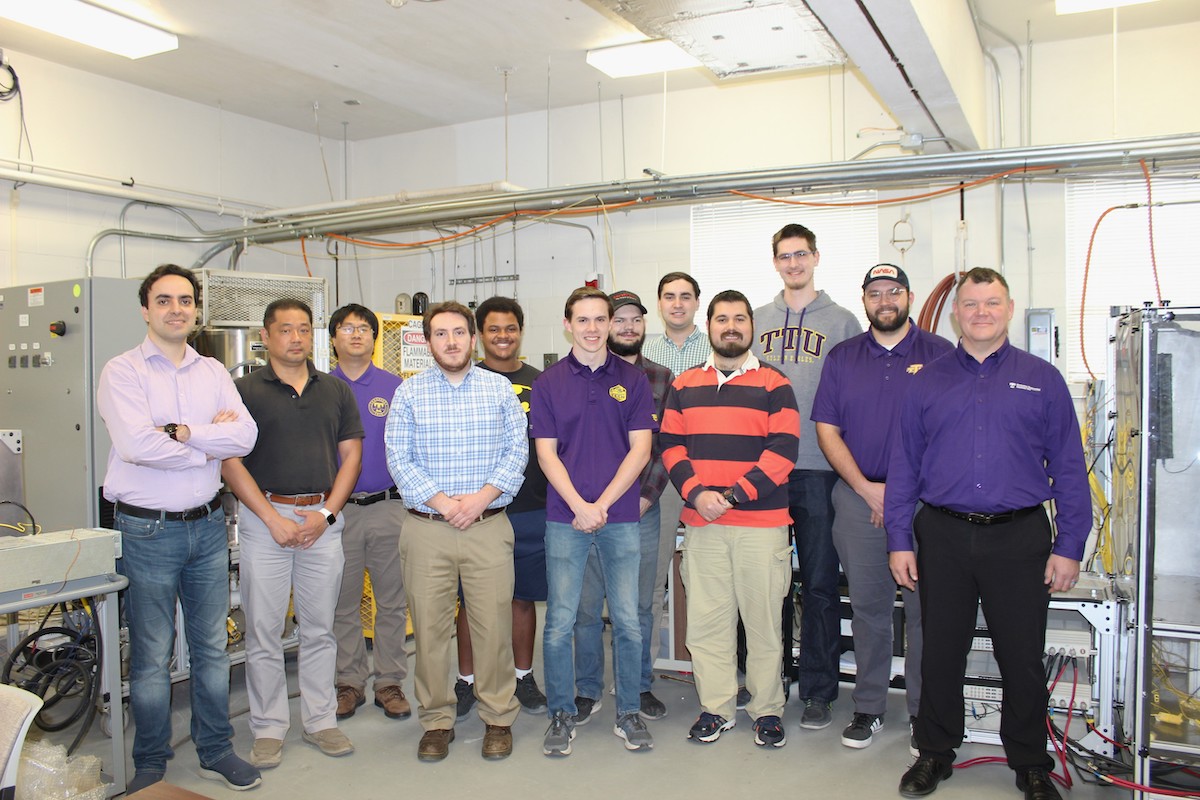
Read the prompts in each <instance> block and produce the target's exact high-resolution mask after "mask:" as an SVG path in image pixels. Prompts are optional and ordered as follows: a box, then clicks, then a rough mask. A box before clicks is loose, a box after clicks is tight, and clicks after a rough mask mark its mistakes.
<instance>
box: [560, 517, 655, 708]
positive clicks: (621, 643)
mask: <svg viewBox="0 0 1200 800" xmlns="http://www.w3.org/2000/svg"><path fill="white" fill-rule="evenodd" d="M640 539H641V536H640V534H639V525H638V523H636V522H616V523H610V524H608V525H605V526H604V527H603V528H600V529H599V530H598V531H596V532H595V533H583V532H582V531H577V530H575V529H574V528H572V527H571V526H570V525H569V524H567V523H565V522H547V523H546V577H547V579H548V582H549V590H550V591H549V597H548V598H547V601H546V623H545V629H544V631H543V637H542V660H543V662H544V669H545V671H546V698H547V709H546V710H547V712H548V714H549V715H550V716H551V717H553V716H554V714H555V713H556V712H558V711H565V712H566V713H567V714H570V715H571V716H574V715H575V713H576V712H577V711H578V709H577V708H576V707H575V661H574V656H573V654H572V648H571V644H572V640H573V639H574V635H575V618H576V615H577V613H578V611H579V601H580V597H581V594H582V591H583V576H584V571H585V569H586V568H587V561H588V555H589V554H590V553H591V552H592V551H593V550H595V552H596V555H597V557H598V558H599V560H600V569H601V572H602V573H603V575H604V594H605V595H606V596H607V597H608V614H609V618H610V619H611V620H612V625H613V634H612V640H613V666H614V669H615V672H616V681H617V716H620V715H622V714H633V713H637V711H638V710H639V709H640V708H641V703H640V699H639V697H638V689H639V673H640V671H641V657H640V656H641V652H642V632H641V630H640V628H639V626H638V614H637V606H638V562H639V560H640V559H641V543H640Z"/></svg>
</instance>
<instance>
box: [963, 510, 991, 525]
mask: <svg viewBox="0 0 1200 800" xmlns="http://www.w3.org/2000/svg"><path fill="white" fill-rule="evenodd" d="M967 522H970V523H971V524H972V525H991V524H992V515H991V514H980V513H979V512H977V511H972V512H971V513H970V514H967Z"/></svg>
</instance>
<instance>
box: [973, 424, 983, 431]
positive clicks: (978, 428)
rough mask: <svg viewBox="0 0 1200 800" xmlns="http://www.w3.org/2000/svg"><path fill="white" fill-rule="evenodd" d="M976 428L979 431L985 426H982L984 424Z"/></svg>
mask: <svg viewBox="0 0 1200 800" xmlns="http://www.w3.org/2000/svg"><path fill="white" fill-rule="evenodd" d="M975 430H977V431H981V430H983V426H982V425H980V426H979V427H977V428H975Z"/></svg>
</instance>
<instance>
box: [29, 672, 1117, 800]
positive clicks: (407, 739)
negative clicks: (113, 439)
mask: <svg viewBox="0 0 1200 800" xmlns="http://www.w3.org/2000/svg"><path fill="white" fill-rule="evenodd" d="M535 668H536V674H537V676H538V679H539V682H540V681H541V678H542V673H541V664H540V660H539V662H538V663H537V664H535ZM289 673H290V674H289V685H290V686H291V687H292V691H293V693H294V692H295V691H296V689H295V687H296V680H295V662H294V660H292V661H290V662H289ZM656 675H657V676H659V677H657V678H656V681H655V693H656V694H657V695H658V697H659V698H660V699H661V700H662V701H663V702H664V703H665V704H666V706H667V708H668V710H669V715H668V716H667V717H666V718H665V719H663V720H660V721H658V722H651V723H649V727H650V730H651V732H652V733H653V734H654V737H655V743H654V749H653V751H651V752H636V753H631V752H628V751H626V750H625V749H624V747H623V744H622V742H621V740H620V739H618V738H617V737H616V736H614V735H613V733H612V717H613V699H612V697H611V695H606V696H605V698H604V707H603V709H602V710H601V711H600V712H598V716H597V717H594V718H593V720H592V721H591V722H590V723H589V724H588V725H586V726H583V727H581V728H579V729H578V736H577V738H576V739H575V743H574V752H573V753H572V755H571V756H569V757H567V758H563V759H550V758H547V757H545V756H544V755H543V754H542V748H541V744H542V736H543V734H544V732H545V729H546V725H547V721H546V719H545V718H544V716H542V715H540V714H539V715H532V714H527V713H522V714H521V715H520V717H519V718H518V720H517V722H516V724H515V725H514V727H513V735H514V752H513V755H512V756H511V757H510V758H508V759H506V760H504V761H500V762H488V761H484V760H483V759H482V758H481V757H480V745H481V740H482V737H483V723H482V722H481V721H480V720H479V719H478V717H476V716H474V714H472V716H471V717H470V718H468V719H467V720H466V721H464V722H461V723H459V725H458V727H457V737H458V738H457V739H456V741H455V742H454V743H453V744H452V745H451V749H450V756H449V757H448V758H447V759H446V760H445V761H442V762H440V763H434V764H426V763H421V762H418V761H417V758H416V749H417V741H418V740H419V739H420V736H421V728H420V725H419V724H418V722H417V720H416V713H415V706H416V701H415V698H414V697H413V694H412V686H411V680H412V679H411V677H410V678H409V681H408V685H406V686H405V687H404V689H405V693H406V694H407V695H408V697H409V698H410V700H412V702H413V705H414V714H413V716H412V717H411V718H410V719H407V720H390V719H388V718H387V717H385V716H384V715H383V713H382V711H380V710H379V709H377V708H375V707H374V706H373V705H372V704H371V701H370V698H371V695H370V690H369V687H368V701H367V704H366V705H364V706H363V707H362V708H360V709H359V710H358V713H357V714H355V716H354V717H352V718H350V719H348V720H345V721H344V722H343V723H342V730H343V731H344V732H345V733H346V734H347V735H348V736H349V737H350V738H351V740H352V741H353V742H354V744H355V747H356V752H355V753H353V754H352V755H350V756H346V757H343V758H338V759H332V758H329V757H327V756H324V755H322V754H321V753H320V751H318V750H317V749H316V748H315V747H313V746H311V745H309V744H306V743H305V742H303V741H302V740H301V738H300V733H301V730H300V727H299V722H298V718H299V711H298V706H299V700H298V699H293V700H292V719H293V725H294V727H293V728H292V730H291V731H290V732H289V734H288V737H287V739H286V744H285V746H284V752H283V763H282V765H281V766H279V767H278V768H276V769H273V770H268V771H265V772H264V773H263V783H262V785H261V786H260V787H258V788H257V789H255V790H253V792H252V793H251V794H248V795H245V796H247V797H253V798H255V800H298V798H313V797H335V798H337V797H344V798H346V799H347V800H350V799H351V798H353V800H372V799H373V798H381V799H382V798H394V797H398V796H401V797H418V798H435V797H436V798H438V800H456V799H457V798H464V800H465V799H466V798H470V799H471V800H478V798H488V799H489V800H508V799H509V798H511V799H512V800H529V799H530V798H537V797H544V796H548V795H551V794H558V793H564V794H565V795H568V796H570V797H573V798H576V797H577V798H593V797H594V798H603V799H604V800H615V799H616V798H643V797H652V798H676V797H678V798H689V799H690V798H708V797H726V798H730V797H731V798H744V797H771V798H775V797H781V798H787V797H793V796H798V797H804V798H812V797H830V796H837V797H840V796H845V797H853V798H893V797H899V794H898V793H897V790H896V787H897V784H898V782H899V780H900V776H901V774H902V773H903V772H904V771H905V769H907V768H908V766H909V765H910V764H911V763H912V758H911V756H910V755H909V753H908V747H907V744H908V726H907V724H906V723H907V717H906V714H905V711H904V697H903V695H902V693H900V692H896V691H893V692H892V693H891V695H890V698H889V701H888V709H889V712H888V719H889V724H887V725H886V726H885V727H884V729H883V731H881V732H880V733H879V734H877V735H876V737H875V741H874V743H873V744H872V745H871V746H870V747H869V748H867V749H864V750H852V749H849V748H847V747H844V746H842V744H841V741H840V731H841V728H842V727H843V726H844V725H845V724H846V723H847V722H848V721H849V717H850V714H851V712H852V706H851V702H850V696H849V695H850V687H848V686H846V685H843V686H842V691H841V698H840V699H839V700H838V702H836V703H835V704H834V724H833V725H832V726H830V727H829V728H827V729H825V730H823V731H805V730H801V729H800V728H799V726H798V724H797V722H798V719H799V710H798V707H799V704H798V701H797V699H796V697H795V696H794V695H793V697H792V698H791V701H790V702H789V705H788V707H787V709H786V711H785V715H784V723H785V726H786V729H787V736H788V742H787V746H786V747H784V748H781V749H768V748H761V747H756V746H755V745H754V741H753V734H752V731H751V720H750V719H749V718H748V717H746V716H745V713H744V712H739V714H738V719H737V727H736V728H734V729H733V730H732V731H729V732H728V733H726V734H725V735H723V736H722V737H721V739H720V741H718V742H715V743H713V744H709V745H699V744H694V743H692V742H689V741H687V738H686V737H687V730H688V728H689V727H690V726H691V724H692V722H693V721H694V720H695V718H696V715H697V713H698V709H697V704H696V693H695V689H694V687H693V685H692V684H691V676H690V675H686V674H680V673H664V672H657V673H656ZM610 685H611V684H610ZM231 705H232V708H233V710H234V714H235V717H234V719H233V722H234V730H235V732H236V738H235V740H234V747H235V749H236V750H237V752H238V753H239V754H240V755H242V756H243V757H246V756H247V755H248V754H249V750H250V746H251V744H252V739H251V736H250V733H249V728H248V716H247V714H246V713H245V712H246V709H247V703H246V693H245V683H244V676H243V674H242V668H241V667H236V668H235V669H234V671H233V696H232V701H231ZM175 708H176V711H175V713H174V730H175V735H176V737H177V738H178V739H182V740H183V741H182V742H180V743H179V744H178V745H177V747H176V756H175V759H174V760H173V761H172V762H171V763H170V765H169V767H168V771H167V780H168V781H170V782H171V783H174V784H177V785H179V786H182V787H184V788H187V789H190V790H192V791H194V792H197V793H200V794H202V795H206V796H210V797H213V798H231V797H236V796H241V795H244V793H234V792H232V791H229V790H228V789H226V788H225V787H224V785H223V784H219V783H214V782H212V781H208V780H204V779H203V778H201V777H200V776H199V774H198V768H199V765H198V762H197V759H196V753H195V749H194V748H193V747H192V745H191V741H190V740H189V739H187V738H186V737H187V731H188V712H187V689H186V684H177V685H176V687H175ZM893 721H894V722H893ZM35 731H36V729H35ZM71 733H72V734H73V732H71ZM129 733H130V736H129V739H128V744H127V747H128V746H129V745H131V743H132V729H130V731H129ZM56 736H58V737H61V736H62V734H57V735H56ZM68 740H69V738H68ZM55 741H57V739H55ZM80 752H84V753H88V754H93V755H97V756H99V757H100V758H101V759H103V760H105V761H107V760H108V757H109V755H110V753H111V743H110V741H109V740H108V739H107V738H106V737H104V735H103V734H102V733H101V732H100V730H99V726H98V725H97V726H94V727H93V730H92V732H91V733H90V734H89V736H88V738H87V739H86V740H85V742H84V744H83V745H82V747H81V748H80ZM985 755H1003V753H1002V751H1001V750H1000V748H998V747H992V746H988V745H966V746H964V748H963V749H962V751H961V755H960V760H966V759H968V758H972V757H975V756H985ZM128 763H129V764H130V775H131V776H132V762H128ZM1075 786H1076V788H1075V790H1074V791H1073V792H1071V793H1070V794H1065V796H1066V797H1067V798H1068V800H1069V798H1072V797H1073V798H1075V799H1076V800H1092V798H1098V797H1100V795H1101V790H1100V789H1099V788H1097V787H1094V786H1083V785H1080V784H1079V782H1078V780H1076V784H1075ZM937 794H938V796H939V797H942V798H946V799H947V800H950V798H963V799H964V800H965V799H967V798H969V800H992V798H1017V797H1020V796H1021V795H1020V793H1018V792H1017V790H1016V789H1015V788H1014V786H1013V780H1012V773H1011V772H1010V771H1009V770H1008V769H1007V768H1006V767H1005V766H1003V765H981V766H977V767H972V768H969V769H959V770H956V771H955V774H954V776H953V780H951V781H950V782H948V783H946V784H944V785H943V786H942V787H940V788H939V789H938V792H937ZM1104 796H1105V797H1106V798H1113V797H1127V796H1128V793H1126V792H1123V791H1120V792H1119V791H1118V790H1113V789H1111V788H1110V789H1107V790H1106V791H1105V793H1104Z"/></svg>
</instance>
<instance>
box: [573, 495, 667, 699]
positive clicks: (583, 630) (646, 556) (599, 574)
mask: <svg viewBox="0 0 1200 800" xmlns="http://www.w3.org/2000/svg"><path fill="white" fill-rule="evenodd" d="M660 516H661V514H660V510H659V507H658V501H657V500H655V501H654V504H653V505H652V506H650V508H648V509H646V513H645V514H643V515H642V519H641V521H640V522H639V523H638V536H639V539H640V542H641V560H640V561H639V562H638V604H637V613H638V628H639V629H640V630H641V633H642V659H641V663H640V664H639V669H640V670H641V677H640V679H639V681H638V692H648V691H650V682H651V679H652V678H653V669H652V665H651V663H650V633H651V630H650V629H651V627H652V623H653V622H654V615H653V606H654V589H655V586H654V576H655V574H656V573H657V571H658V529H659V518H660ZM603 615H604V571H603V570H601V569H600V559H599V558H598V557H597V555H596V553H595V551H593V552H592V554H591V555H589V556H588V560H587V570H586V571H585V572H584V576H583V593H582V594H581V596H580V599H579V613H578V615H577V617H576V619H575V694H577V695H580V696H582V697H588V698H591V699H592V700H599V699H600V695H601V694H603V693H604V638H603V633H604V616H603ZM615 669H616V667H615V665H614V671H615ZM639 707H640V704H639Z"/></svg>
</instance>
